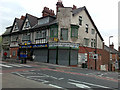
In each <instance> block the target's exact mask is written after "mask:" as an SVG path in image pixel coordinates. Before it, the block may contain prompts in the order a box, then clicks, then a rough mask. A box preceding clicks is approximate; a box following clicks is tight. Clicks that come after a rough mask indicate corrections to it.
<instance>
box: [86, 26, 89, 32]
mask: <svg viewBox="0 0 120 90" xmlns="http://www.w3.org/2000/svg"><path fill="white" fill-rule="evenodd" d="M88 27H89V26H88V24H86V31H85V32H86V33H88Z"/></svg>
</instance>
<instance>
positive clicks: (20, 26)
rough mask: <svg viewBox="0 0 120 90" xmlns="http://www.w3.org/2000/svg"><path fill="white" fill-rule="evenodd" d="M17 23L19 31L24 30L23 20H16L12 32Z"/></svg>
mask: <svg viewBox="0 0 120 90" xmlns="http://www.w3.org/2000/svg"><path fill="white" fill-rule="evenodd" d="M15 23H17V25H18V29H19V31H20V30H21V28H22V24H23V20H22V19H18V18H15V20H14V23H13V26H12V28H11V32H12V30H13V27H14V25H15Z"/></svg>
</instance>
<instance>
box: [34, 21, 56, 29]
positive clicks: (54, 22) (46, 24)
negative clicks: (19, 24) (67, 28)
mask: <svg viewBox="0 0 120 90" xmlns="http://www.w3.org/2000/svg"><path fill="white" fill-rule="evenodd" d="M57 23H58V22H57V19H55V20H54V21H52V22H49V23H45V24H42V25H36V26H35V27H34V28H33V29H35V28H39V27H43V26H50V25H53V24H57Z"/></svg>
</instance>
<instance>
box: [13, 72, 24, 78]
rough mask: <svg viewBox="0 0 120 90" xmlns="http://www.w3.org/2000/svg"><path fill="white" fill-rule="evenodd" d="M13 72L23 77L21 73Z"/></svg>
mask: <svg viewBox="0 0 120 90" xmlns="http://www.w3.org/2000/svg"><path fill="white" fill-rule="evenodd" d="M13 73H14V74H17V75H19V76H21V77H24V76H23V75H21V74H20V73H17V72H13Z"/></svg>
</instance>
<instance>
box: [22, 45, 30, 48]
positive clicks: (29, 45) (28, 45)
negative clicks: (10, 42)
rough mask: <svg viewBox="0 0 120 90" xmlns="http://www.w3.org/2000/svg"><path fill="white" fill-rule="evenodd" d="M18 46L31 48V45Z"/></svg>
mask: <svg viewBox="0 0 120 90" xmlns="http://www.w3.org/2000/svg"><path fill="white" fill-rule="evenodd" d="M20 48H32V45H23V46H20Z"/></svg>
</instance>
